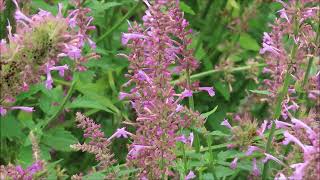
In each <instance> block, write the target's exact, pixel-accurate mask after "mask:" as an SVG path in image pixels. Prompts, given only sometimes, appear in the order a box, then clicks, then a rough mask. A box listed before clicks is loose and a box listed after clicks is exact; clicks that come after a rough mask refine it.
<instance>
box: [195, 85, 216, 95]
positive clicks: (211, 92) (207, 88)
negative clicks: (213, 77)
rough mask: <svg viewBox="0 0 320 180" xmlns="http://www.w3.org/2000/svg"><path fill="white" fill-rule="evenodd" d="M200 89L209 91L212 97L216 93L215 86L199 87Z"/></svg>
mask: <svg viewBox="0 0 320 180" xmlns="http://www.w3.org/2000/svg"><path fill="white" fill-rule="evenodd" d="M199 90H200V91H207V92H208V94H209V96H211V97H212V96H214V95H215V92H214V90H213V87H199Z"/></svg>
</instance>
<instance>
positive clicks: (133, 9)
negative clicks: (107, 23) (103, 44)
mask: <svg viewBox="0 0 320 180" xmlns="http://www.w3.org/2000/svg"><path fill="white" fill-rule="evenodd" d="M139 5H140V1H139V2H138V3H137V4H136V5H135V6H134V7H132V8H131V9H130V10H129V11H128V12H127V14H125V15H124V16H123V18H122V19H121V20H120V21H119V22H118V23H117V24H115V25H114V26H113V27H112V28H110V29H109V30H108V31H106V32H105V33H104V34H103V35H102V36H100V38H99V39H98V40H97V42H96V43H99V42H100V41H102V40H103V39H104V38H106V37H107V36H109V35H110V34H111V33H112V32H113V31H114V30H116V29H117V28H118V27H120V26H121V25H122V23H123V22H124V21H125V20H126V19H128V17H129V16H131V14H132V13H133V12H134V11H135V10H136V9H137V8H138V7H139Z"/></svg>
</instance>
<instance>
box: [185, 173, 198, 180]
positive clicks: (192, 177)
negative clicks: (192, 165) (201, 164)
mask: <svg viewBox="0 0 320 180" xmlns="http://www.w3.org/2000/svg"><path fill="white" fill-rule="evenodd" d="M194 178H196V175H195V174H194V172H193V171H190V172H189V174H188V175H187V176H186V177H185V178H184V179H185V180H190V179H194Z"/></svg>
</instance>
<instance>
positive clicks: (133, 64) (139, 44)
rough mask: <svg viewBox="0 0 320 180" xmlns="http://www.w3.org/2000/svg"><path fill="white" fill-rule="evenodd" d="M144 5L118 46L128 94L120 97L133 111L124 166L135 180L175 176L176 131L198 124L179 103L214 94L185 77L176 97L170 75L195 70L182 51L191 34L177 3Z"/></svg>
mask: <svg viewBox="0 0 320 180" xmlns="http://www.w3.org/2000/svg"><path fill="white" fill-rule="evenodd" d="M144 2H145V4H146V5H147V8H148V9H147V10H146V12H145V15H144V16H143V25H138V24H137V23H134V24H133V25H130V28H129V32H128V33H123V36H122V43H123V45H126V46H127V47H129V48H130V49H131V53H130V55H128V60H129V62H130V66H129V69H130V70H129V72H130V74H128V75H127V77H129V78H130V80H129V81H128V82H127V83H126V84H124V88H126V87H131V90H130V92H129V93H120V98H121V99H124V98H126V99H128V100H130V102H131V104H132V107H133V108H134V109H135V111H136V113H137V118H136V123H137V130H136V134H135V136H133V143H132V144H131V145H130V147H129V154H128V157H127V159H128V163H129V165H133V166H136V167H138V168H140V169H141V171H140V174H139V177H140V178H150V179H154V178H159V177H162V178H164V177H166V176H173V175H175V172H174V171H172V168H171V166H172V165H173V160H175V158H176V157H175V154H174V153H173V150H174V148H175V147H176V146H175V144H176V142H177V141H181V134H179V132H180V131H179V130H181V129H183V128H188V127H191V126H201V125H202V124H203V119H202V118H201V117H200V116H199V113H197V112H193V111H192V110H189V109H188V108H186V107H185V106H182V105H181V104H180V103H181V101H182V100H183V99H185V98H186V97H191V96H192V93H193V91H194V90H204V91H208V92H210V95H214V93H213V89H212V88H210V87H207V88H204V89H200V88H199V87H194V86H192V85H191V84H190V78H187V79H188V81H187V82H185V83H181V84H180V86H179V87H180V89H181V90H180V93H179V92H177V91H178V89H177V90H176V89H175V87H174V86H173V85H172V84H171V83H170V81H171V76H172V74H173V73H184V74H186V76H188V77H189V76H190V74H191V72H192V71H193V70H195V69H196V68H197V67H198V62H197V61H196V60H195V59H194V57H193V56H192V53H193V51H192V49H189V48H188V46H189V45H190V43H191V37H190V36H191V33H192V31H191V30H190V29H189V28H188V22H187V21H186V20H185V19H184V16H183V13H182V12H181V11H180V10H179V1H176V0H168V1H162V0H155V1H147V0H145V1H144ZM190 102H191V103H190V105H191V107H192V106H193V105H192V100H191V101H190ZM192 141H193V138H192ZM192 141H191V142H192Z"/></svg>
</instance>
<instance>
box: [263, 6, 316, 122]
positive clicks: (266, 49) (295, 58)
mask: <svg viewBox="0 0 320 180" xmlns="http://www.w3.org/2000/svg"><path fill="white" fill-rule="evenodd" d="M277 2H279V3H281V5H282V6H283V8H282V9H281V10H279V11H278V14H279V18H276V19H275V21H274V23H273V25H271V27H272V31H271V32H269V33H267V32H265V33H264V35H263V43H262V48H261V50H260V53H261V54H263V56H264V57H265V59H266V63H267V67H265V68H264V69H263V72H264V73H266V74H268V75H270V79H265V80H264V84H265V86H266V87H267V89H268V90H269V91H270V92H271V94H270V97H271V98H270V100H272V101H274V99H275V98H278V97H277V95H278V94H277V93H278V90H279V89H280V88H281V86H282V84H283V82H284V81H285V75H286V72H287V71H288V73H290V76H292V78H293V79H294V81H295V82H296V84H295V85H290V86H289V88H288V96H286V98H285V100H284V101H282V104H281V106H282V111H281V115H282V117H283V118H285V119H286V118H287V117H288V115H287V114H288V113H287V110H289V111H291V112H296V111H297V110H298V109H299V108H300V107H299V105H298V103H299V102H298V101H299V93H300V94H301V93H302V91H306V94H307V97H306V98H307V99H309V100H316V99H317V98H319V95H320V91H319V88H316V87H317V83H316V81H317V80H316V79H318V78H319V73H318V75H317V73H313V74H311V73H310V67H311V66H312V64H313V60H316V61H318V60H319V56H318V55H319V46H318V43H319V32H317V30H316V29H315V27H316V26H318V25H317V24H319V5H317V3H316V2H315V1H309V0H299V1H289V2H288V3H285V2H283V1H280V0H277ZM318 31H319V30H318ZM288 42H292V43H291V44H293V45H289V44H288ZM306 87H310V88H307V89H305V88H306ZM274 102H275V101H274Z"/></svg>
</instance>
